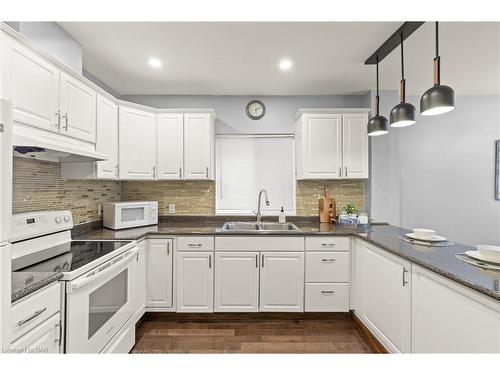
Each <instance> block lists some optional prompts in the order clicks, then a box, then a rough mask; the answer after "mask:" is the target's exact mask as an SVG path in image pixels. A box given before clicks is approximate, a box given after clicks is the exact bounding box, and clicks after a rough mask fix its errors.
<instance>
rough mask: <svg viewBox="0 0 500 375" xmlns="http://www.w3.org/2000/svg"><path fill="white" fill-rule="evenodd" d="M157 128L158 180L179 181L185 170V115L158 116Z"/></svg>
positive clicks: (166, 114)
mask: <svg viewBox="0 0 500 375" xmlns="http://www.w3.org/2000/svg"><path fill="white" fill-rule="evenodd" d="M156 126H157V131H156V148H157V150H158V152H157V156H156V158H157V164H156V165H157V168H158V174H157V178H158V179H159V180H179V179H181V178H182V172H183V168H184V115H183V114H182V113H161V114H158V116H157V118H156Z"/></svg>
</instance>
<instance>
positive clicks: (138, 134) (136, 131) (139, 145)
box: [119, 106, 156, 180]
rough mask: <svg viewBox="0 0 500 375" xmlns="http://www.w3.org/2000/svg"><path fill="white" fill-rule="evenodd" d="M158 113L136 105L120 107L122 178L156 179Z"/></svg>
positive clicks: (120, 166) (120, 167)
mask: <svg viewBox="0 0 500 375" xmlns="http://www.w3.org/2000/svg"><path fill="white" fill-rule="evenodd" d="M155 117H156V116H155V114H154V113H150V112H146V111H142V110H138V109H135V108H128V107H122V106H120V108H119V129H120V131H119V139H120V157H119V159H120V165H119V169H120V174H119V175H120V178H121V179H124V180H150V179H154V178H155V161H156V147H155V144H156V142H155V141H156V119H155Z"/></svg>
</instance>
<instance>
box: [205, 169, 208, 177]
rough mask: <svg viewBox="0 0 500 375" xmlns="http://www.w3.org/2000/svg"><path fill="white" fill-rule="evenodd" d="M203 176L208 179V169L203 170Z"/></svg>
mask: <svg viewBox="0 0 500 375" xmlns="http://www.w3.org/2000/svg"><path fill="white" fill-rule="evenodd" d="M205 176H207V178H208V167H206V168H205Z"/></svg>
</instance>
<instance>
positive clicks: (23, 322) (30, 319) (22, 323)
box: [17, 307, 47, 327]
mask: <svg viewBox="0 0 500 375" xmlns="http://www.w3.org/2000/svg"><path fill="white" fill-rule="evenodd" d="M46 310H47V308H46V307H44V308H43V309H40V310H36V311H35V312H34V313H33V314H32V315H30V316H29V317H27V318H26V319H23V320H20V321H18V322H17V325H18V327H21V326H23V325H25V324H26V323H28V322H30V321H32V320H33V319H35V318H36V317H37V316H38V315H40V314H41V313H43V312H45V311H46Z"/></svg>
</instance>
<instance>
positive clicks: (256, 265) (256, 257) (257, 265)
mask: <svg viewBox="0 0 500 375" xmlns="http://www.w3.org/2000/svg"><path fill="white" fill-rule="evenodd" d="M255 268H259V254H255Z"/></svg>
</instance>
